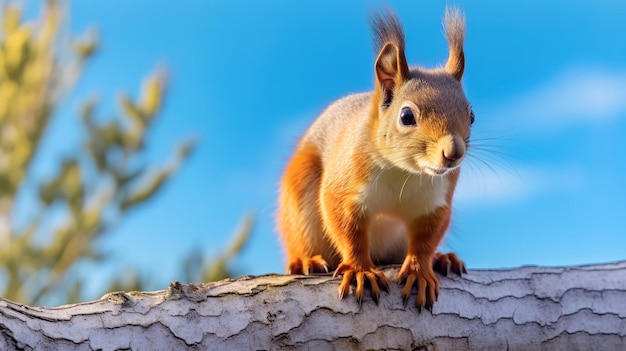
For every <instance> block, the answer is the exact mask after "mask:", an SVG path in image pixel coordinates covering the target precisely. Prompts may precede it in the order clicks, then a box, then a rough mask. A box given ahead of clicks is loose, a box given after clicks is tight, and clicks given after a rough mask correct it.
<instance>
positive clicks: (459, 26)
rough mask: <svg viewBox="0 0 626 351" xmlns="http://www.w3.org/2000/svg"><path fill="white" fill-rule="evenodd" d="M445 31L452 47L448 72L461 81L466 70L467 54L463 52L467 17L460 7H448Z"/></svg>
mask: <svg viewBox="0 0 626 351" xmlns="http://www.w3.org/2000/svg"><path fill="white" fill-rule="evenodd" d="M444 31H445V33H446V38H447V39H448V46H449V47H450V55H449V56H448V61H447V62H446V72H448V74H449V75H451V76H452V77H454V79H456V80H458V81H459V82H460V81H461V78H463V71H464V70H465V54H464V53H463V42H464V41H465V17H464V16H463V14H462V13H461V11H460V10H459V9H456V8H446V15H445V18H444Z"/></svg>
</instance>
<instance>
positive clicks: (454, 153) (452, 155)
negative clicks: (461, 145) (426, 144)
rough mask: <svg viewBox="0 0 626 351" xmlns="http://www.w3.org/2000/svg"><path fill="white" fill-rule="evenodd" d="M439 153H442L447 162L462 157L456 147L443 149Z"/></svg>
mask: <svg viewBox="0 0 626 351" xmlns="http://www.w3.org/2000/svg"><path fill="white" fill-rule="evenodd" d="M441 153H442V155H443V159H444V160H446V161H448V162H454V161H456V160H458V159H460V158H461V157H463V154H460V153H459V152H458V150H457V149H453V150H446V149H444V150H443V151H442V152H441Z"/></svg>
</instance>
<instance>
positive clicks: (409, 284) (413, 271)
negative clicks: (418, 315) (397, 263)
mask: <svg viewBox="0 0 626 351" xmlns="http://www.w3.org/2000/svg"><path fill="white" fill-rule="evenodd" d="M403 281H404V282H405V284H404V288H402V302H403V303H404V305H405V306H406V303H407V302H408V301H409V297H410V296H411V290H412V289H413V284H416V285H417V299H416V300H415V305H416V306H417V309H418V310H419V311H420V312H421V311H422V308H426V309H427V310H429V311H432V308H433V304H434V303H435V301H437V296H438V295H439V279H437V277H436V276H435V272H433V268H432V266H431V264H430V262H429V264H424V263H422V262H420V261H419V260H418V258H417V256H415V255H407V256H406V258H405V259H404V263H403V264H402V268H400V272H399V273H398V282H400V283H401V282H403Z"/></svg>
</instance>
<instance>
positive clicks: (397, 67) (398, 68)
mask: <svg viewBox="0 0 626 351" xmlns="http://www.w3.org/2000/svg"><path fill="white" fill-rule="evenodd" d="M371 25H372V29H373V31H374V49H375V50H376V53H377V55H378V56H377V58H376V64H375V65H374V69H375V73H376V96H377V97H378V99H379V103H382V104H383V105H387V104H389V103H390V102H391V100H392V99H393V90H394V88H395V87H396V86H398V85H400V84H402V83H403V82H404V81H406V80H407V79H409V66H408V64H407V62H406V56H405V54H404V31H403V30H402V25H400V22H399V21H398V19H397V18H396V16H395V15H394V14H393V12H391V10H388V11H387V14H386V16H382V15H380V14H376V15H374V16H373V17H372V20H371ZM380 100H382V101H380Z"/></svg>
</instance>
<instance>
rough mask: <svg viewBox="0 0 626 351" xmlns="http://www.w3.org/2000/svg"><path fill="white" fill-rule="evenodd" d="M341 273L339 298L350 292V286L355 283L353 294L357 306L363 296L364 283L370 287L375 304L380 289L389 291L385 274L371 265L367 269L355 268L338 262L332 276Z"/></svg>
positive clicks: (378, 299) (377, 300)
mask: <svg viewBox="0 0 626 351" xmlns="http://www.w3.org/2000/svg"><path fill="white" fill-rule="evenodd" d="M340 275H343V278H342V281H341V284H340V285H339V298H340V299H343V298H344V297H345V296H346V295H348V294H349V293H350V286H351V285H355V289H354V296H355V297H356V300H357V302H358V303H359V306H360V305H361V304H362V303H363V299H364V297H365V287H366V285H368V286H369V288H370V295H371V296H372V300H374V302H375V303H376V304H378V302H379V301H380V289H381V287H382V289H383V290H385V291H387V292H389V284H388V283H387V279H386V278H385V275H384V274H383V273H382V272H381V271H379V270H377V269H375V268H373V267H371V268H369V269H355V268H353V267H352V266H351V265H347V264H344V263H342V264H340V265H339V267H338V268H337V270H336V271H335V273H334V275H333V276H334V277H338V276H340Z"/></svg>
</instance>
